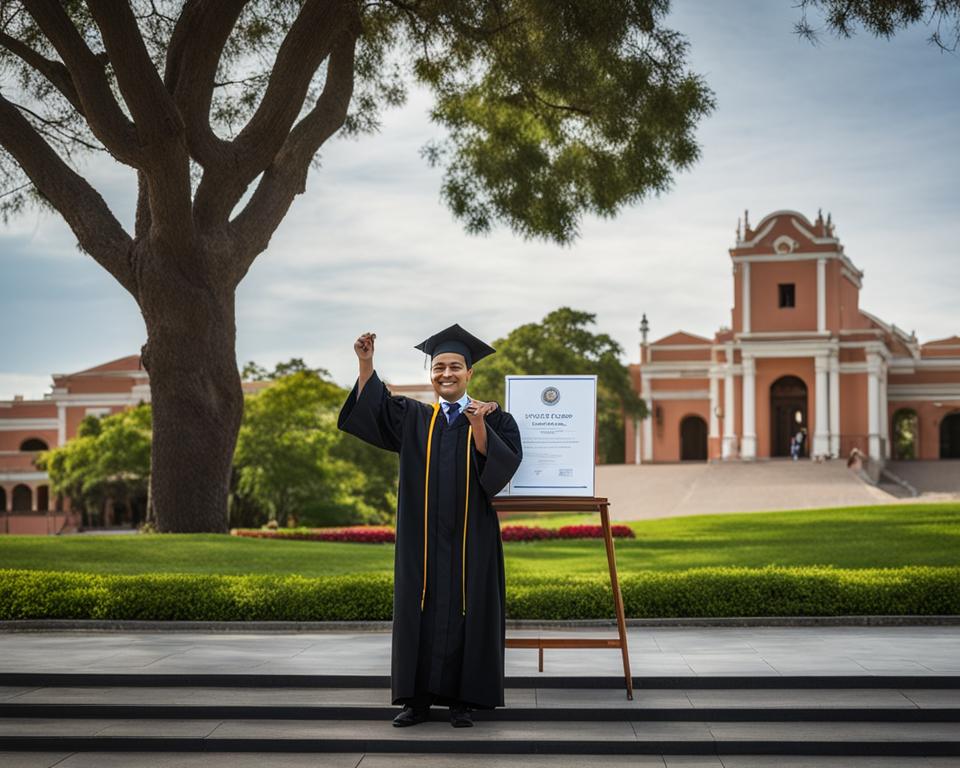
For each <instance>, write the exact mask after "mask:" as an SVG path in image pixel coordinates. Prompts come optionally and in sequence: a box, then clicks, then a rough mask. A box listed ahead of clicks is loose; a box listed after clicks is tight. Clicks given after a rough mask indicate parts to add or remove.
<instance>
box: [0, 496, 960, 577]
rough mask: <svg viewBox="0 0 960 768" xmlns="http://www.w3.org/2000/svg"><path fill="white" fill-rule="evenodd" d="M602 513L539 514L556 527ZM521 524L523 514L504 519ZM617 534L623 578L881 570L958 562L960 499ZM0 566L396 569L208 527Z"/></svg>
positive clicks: (592, 564)
mask: <svg viewBox="0 0 960 768" xmlns="http://www.w3.org/2000/svg"><path fill="white" fill-rule="evenodd" d="M596 521H597V516H596V515H594V516H578V515H562V516H561V515H556V516H550V517H547V516H538V517H535V518H532V519H529V518H528V519H527V520H525V521H524V522H529V523H532V524H538V525H544V526H555V525H564V524H568V523H571V522H573V523H589V522H596ZM515 522H521V520H520V519H519V518H514V519H511V520H509V521H507V523H506V524H511V523H515ZM629 525H630V527H631V528H633V529H634V531H635V532H636V534H637V538H636V539H618V540H617V562H618V566H619V569H620V572H621V573H629V572H631V571H636V570H644V569H655V570H664V571H673V570H680V569H685V568H696V567H701V566H725V565H728V566H747V567H760V566H764V565H829V566H835V567H838V568H882V567H898V566H903V565H934V566H947V565H951V566H957V565H960V504H957V503H953V504H923V505H920V504H908V505H900V506H882V507H856V508H845V509H820V510H812V511H810V510H804V511H796V512H759V513H749V514H736V515H699V516H696V517H681V518H669V519H663V520H649V521H642V522H635V523H629ZM504 549H505V552H506V562H507V575H508V577H510V576H520V575H538V574H542V575H549V574H561V573H569V574H573V573H582V574H595V573H605V572H606V571H605V569H606V559H605V556H604V549H603V543H602V542H601V541H599V540H592V541H540V542H524V543H520V542H507V543H506V544H504ZM0 568H28V569H44V570H59V571H93V572H99V573H128V574H132V573H150V572H179V573H219V574H247V573H264V574H267V573H270V574H286V573H297V574H301V575H303V576H324V575H332V574H344V573H376V572H381V573H388V574H389V573H392V570H393V546H392V545H385V544H343V543H336V542H308V541H275V540H273V541H272V540H265V539H245V538H238V537H233V536H217V535H213V534H182V535H152V536H89V537H84V536H67V537H59V538H58V537H48V536H2V537H0Z"/></svg>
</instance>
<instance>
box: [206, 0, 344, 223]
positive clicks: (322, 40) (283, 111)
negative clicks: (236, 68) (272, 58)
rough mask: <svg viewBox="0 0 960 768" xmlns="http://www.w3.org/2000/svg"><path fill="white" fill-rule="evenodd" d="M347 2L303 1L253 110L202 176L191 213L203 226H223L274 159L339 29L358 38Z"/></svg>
mask: <svg viewBox="0 0 960 768" xmlns="http://www.w3.org/2000/svg"><path fill="white" fill-rule="evenodd" d="M356 14H357V11H356V7H355V6H353V5H352V4H351V2H350V0H306V1H305V2H304V4H303V6H302V8H301V9H300V13H299V14H298V15H297V18H296V20H295V21H294V22H293V24H292V25H291V27H290V31H289V32H288V33H287V36H286V37H285V38H284V40H283V43H282V44H281V45H280V49H279V50H278V52H277V59H276V62H275V63H274V66H273V69H272V71H271V74H270V80H269V82H268V83H267V88H266V90H265V92H264V94H263V99H262V100H261V101H260V104H259V106H258V107H257V110H256V112H255V113H254V114H253V117H251V118H250V121H249V122H248V123H247V125H246V126H245V127H244V128H243V130H241V131H240V134H239V135H238V136H237V138H236V139H235V140H234V141H233V142H231V143H230V144H229V145H228V147H229V150H230V159H229V161H228V162H227V163H226V164H225V165H224V166H222V167H220V168H218V169H215V170H214V172H213V173H210V172H208V173H205V174H204V177H203V179H202V181H201V182H200V187H199V188H198V189H197V195H196V202H195V205H194V211H195V212H196V216H197V219H198V220H199V221H203V222H205V223H208V224H213V225H219V224H224V223H226V221H227V218H228V217H229V216H230V213H231V211H232V210H233V208H234V206H236V204H237V202H239V200H240V198H241V197H243V194H244V192H246V190H247V187H248V186H249V185H250V184H251V182H253V180H254V179H256V178H257V176H259V175H260V174H261V173H263V172H265V171H266V170H267V168H268V167H269V166H270V164H271V163H272V162H273V161H274V158H275V157H276V155H277V153H278V152H279V151H280V149H281V147H283V146H284V142H285V141H286V140H287V137H288V135H289V133H290V129H291V127H292V126H293V124H294V121H295V120H296V119H297V116H298V115H299V114H300V110H301V109H302V107H303V102H304V99H306V97H307V92H308V91H309V88H310V83H311V81H312V80H313V76H314V74H315V73H316V71H317V70H318V69H319V68H320V65H321V64H322V63H323V61H324V60H325V59H326V58H327V57H328V56H329V55H330V52H331V50H332V49H333V46H334V44H335V42H336V41H337V39H338V38H339V37H340V36H341V34H342V33H343V31H344V30H345V29H348V28H351V29H352V34H353V35H354V36H356V35H357V34H359V18H358V17H357V15H356Z"/></svg>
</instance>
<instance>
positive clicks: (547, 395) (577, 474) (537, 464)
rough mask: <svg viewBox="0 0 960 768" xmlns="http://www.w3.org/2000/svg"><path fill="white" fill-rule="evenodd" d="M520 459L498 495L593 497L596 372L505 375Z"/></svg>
mask: <svg viewBox="0 0 960 768" xmlns="http://www.w3.org/2000/svg"><path fill="white" fill-rule="evenodd" d="M506 394H507V396H506V409H507V411H509V412H510V414H511V415H512V416H513V418H514V419H516V421H517V425H518V426H519V427H520V440H521V442H522V444H523V461H522V462H521V463H520V467H519V469H517V471H516V473H515V474H514V476H513V478H512V479H511V480H510V482H509V483H508V484H507V487H506V488H505V489H504V490H503V493H502V494H501V495H508V496H589V497H593V496H594V481H595V475H596V454H597V377H596V376H507V377H506Z"/></svg>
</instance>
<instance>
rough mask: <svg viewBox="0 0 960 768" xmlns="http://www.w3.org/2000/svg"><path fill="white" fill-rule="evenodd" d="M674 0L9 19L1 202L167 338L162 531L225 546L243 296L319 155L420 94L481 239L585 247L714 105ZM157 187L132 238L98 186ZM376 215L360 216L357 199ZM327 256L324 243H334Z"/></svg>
mask: <svg viewBox="0 0 960 768" xmlns="http://www.w3.org/2000/svg"><path fill="white" fill-rule="evenodd" d="M668 9H669V2H668V0H627V1H625V0H365V1H363V2H360V0H187V1H186V2H182V1H175V0H130V1H129V2H127V1H126V0H86V2H81V1H80V0H22V1H20V0H18V1H16V2H14V1H12V0H0V148H2V151H0V177H2V178H3V180H4V182H5V183H4V186H3V187H2V188H0V205H2V206H3V212H4V213H5V214H10V213H12V212H15V211H17V210H19V209H20V208H21V207H23V206H24V205H25V204H27V203H29V202H30V201H31V200H36V201H41V202H42V203H43V204H46V205H49V206H52V207H53V208H55V209H56V210H57V211H59V212H60V214H61V215H62V216H63V218H64V219H65V220H66V222H67V224H68V225H69V226H70V227H71V229H72V230H73V232H74V234H75V235H76V237H77V240H78V241H79V245H80V248H81V249H82V250H83V251H85V252H86V253H88V254H89V255H90V256H92V257H93V258H94V259H95V260H96V261H97V262H98V263H99V264H101V265H102V266H103V268H104V269H106V270H107V271H108V272H109V273H110V274H111V275H113V276H114V277H115V278H116V280H117V281H118V282H119V283H120V284H121V285H122V286H123V287H124V288H126V289H127V291H128V292H129V293H130V295H131V296H132V297H133V298H134V300H135V301H136V302H137V304H138V306H139V308H140V310H141V312H142V314H143V318H144V321H145V323H146V329H147V341H146V344H145V345H144V347H143V349H142V359H143V365H144V367H145V368H146V369H147V371H148V372H149V374H150V386H151V394H152V400H153V427H154V431H153V455H152V478H153V488H152V494H153V496H152V497H153V504H154V507H155V512H156V522H157V526H158V528H159V529H160V530H161V531H223V530H225V528H226V520H227V518H226V499H227V493H228V485H229V477H230V463H231V457H232V454H233V451H234V447H235V442H236V438H237V431H238V429H239V426H240V421H241V412H242V408H243V397H242V394H241V389H240V378H239V375H238V372H237V362H236V357H235V335H236V327H235V320H234V295H235V291H236V287H237V285H238V283H239V282H240V280H242V279H243V277H244V275H245V274H246V273H247V270H249V268H250V265H251V264H252V262H253V260H254V259H255V258H256V257H257V256H258V255H259V254H260V253H262V252H263V251H264V250H266V248H267V246H268V244H269V242H270V238H271V236H272V235H273V233H274V232H275V231H276V229H277V227H278V225H279V224H280V222H281V221H282V219H283V218H284V216H285V214H286V213H287V210H288V209H289V207H290V205H291V203H292V202H293V199H294V197H296V195H298V194H299V193H301V192H303V191H304V189H305V185H306V180H307V173H308V170H309V169H310V167H311V163H312V162H313V160H314V158H315V156H316V155H317V152H318V151H319V149H320V147H321V146H323V144H324V143H325V142H326V141H327V140H328V139H329V138H330V137H331V136H333V135H334V134H335V133H338V132H339V133H360V132H364V131H371V130H374V129H376V127H377V115H378V112H379V110H380V109H381V108H383V107H384V106H387V105H397V104H400V103H401V102H402V101H403V98H404V83H405V82H408V81H409V80H410V79H413V80H415V81H417V82H418V83H420V84H422V85H423V86H425V87H427V88H429V89H431V90H432V92H433V95H434V97H435V100H434V106H433V109H432V113H431V115H432V118H433V119H434V121H436V122H437V123H438V124H440V125H441V126H443V127H444V128H445V129H446V139H445V140H443V141H442V142H440V143H438V144H433V145H431V146H429V147H428V150H427V153H426V154H427V157H428V159H429V161H431V162H433V163H435V164H439V165H441V166H442V167H443V168H444V169H445V176H444V180H443V187H442V194H443V197H444V199H445V200H446V202H447V203H448V205H449V206H450V208H451V209H452V211H453V213H454V214H455V215H456V216H457V217H458V218H460V219H461V220H462V221H463V222H464V224H465V226H466V228H467V230H469V231H471V232H483V231H486V230H489V229H490V228H491V227H492V226H493V225H494V224H495V223H497V222H498V221H499V222H503V223H506V224H507V225H508V226H510V227H511V228H512V229H514V230H515V231H516V232H518V233H520V234H521V235H523V236H527V237H544V238H551V239H553V240H556V241H559V242H568V241H570V240H571V239H572V238H573V237H575V235H576V233H577V227H578V222H579V220H580V218H581V217H582V216H583V215H584V214H585V213H593V214H597V215H601V216H611V215H613V214H615V213H616V212H617V211H618V210H619V209H620V208H621V207H622V206H624V205H626V204H630V203H633V202H636V201H638V200H641V199H643V198H645V197H646V196H648V195H650V194H653V193H658V192H661V191H663V190H665V189H667V188H668V187H669V185H670V182H671V178H672V175H673V173H675V172H676V170H678V169H682V168H686V167H688V166H689V165H691V163H692V162H693V161H694V160H695V159H696V157H697V153H698V150H697V145H696V142H695V139H694V135H693V133H694V129H695V127H696V125H697V123H698V121H699V119H700V118H701V117H703V116H704V115H705V114H707V113H708V112H709V111H710V110H711V109H712V105H713V101H712V95H711V93H710V91H709V90H708V89H707V87H706V86H705V85H704V83H703V81H702V80H701V78H700V77H698V76H697V75H695V74H693V73H691V72H690V71H689V70H688V68H687V63H686V54H687V45H686V41H685V40H684V38H683V37H682V36H681V35H679V34H678V33H677V32H675V31H673V30H670V29H668V28H666V27H665V26H664V19H665V16H666V14H667V12H668ZM84 152H89V153H94V154H97V153H99V154H109V155H110V156H111V157H112V158H113V159H114V160H116V161H117V162H118V163H121V164H123V165H125V166H128V167H129V168H130V169H131V172H132V173H135V174H136V180H137V188H138V198H137V206H136V220H135V224H134V226H133V227H132V231H129V232H128V231H126V230H125V229H124V227H123V226H122V225H121V224H120V223H119V221H118V219H117V218H116V216H115V215H114V213H113V212H112V211H111V210H110V208H109V207H108V205H107V204H106V202H105V201H104V200H103V198H102V197H101V196H100V194H99V193H98V192H97V191H96V190H95V189H94V188H93V187H92V186H91V184H90V183H89V182H88V181H87V180H86V179H85V178H84V177H83V176H82V175H81V174H80V173H79V172H78V168H79V167H80V166H79V165H78V163H77V162H76V159H77V156H78V155H79V154H81V153H84ZM358 205H360V201H358ZM318 240H319V242H321V243H322V234H318Z"/></svg>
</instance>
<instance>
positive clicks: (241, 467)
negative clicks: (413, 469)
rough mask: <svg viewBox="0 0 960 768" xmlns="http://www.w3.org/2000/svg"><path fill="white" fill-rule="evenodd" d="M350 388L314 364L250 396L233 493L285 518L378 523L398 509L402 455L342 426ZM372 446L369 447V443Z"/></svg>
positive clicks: (315, 523)
mask: <svg viewBox="0 0 960 768" xmlns="http://www.w3.org/2000/svg"><path fill="white" fill-rule="evenodd" d="M346 396H347V392H346V391H345V390H344V389H342V388H341V387H339V386H337V385H336V384H334V383H333V382H330V381H328V380H326V379H324V378H322V377H321V376H320V375H318V374H317V373H315V372H313V371H310V370H299V371H297V372H296V373H292V374H290V375H286V376H283V377H282V378H280V379H278V380H277V381H276V382H275V383H274V384H273V385H272V386H270V387H267V388H265V389H264V390H262V391H261V392H259V393H257V394H255V395H251V396H249V397H248V398H247V399H246V402H245V407H244V415H243V423H242V425H241V427H240V434H239V436H238V439H237V448H236V452H235V453H234V475H235V479H236V487H235V495H236V496H237V497H239V498H240V499H241V502H243V501H246V502H253V503H254V504H255V505H256V506H258V507H259V508H260V509H262V510H264V511H265V512H266V513H267V515H268V517H269V518H270V519H274V520H277V521H278V522H279V523H280V524H281V525H287V524H289V523H298V524H301V525H307V526H319V525H345V524H350V523H380V522H387V521H389V520H390V518H391V515H392V514H393V513H394V511H395V508H396V507H395V503H396V495H395V493H396V491H395V489H396V485H397V471H398V468H397V458H396V456H394V455H392V454H389V455H388V454H385V453H384V452H379V451H375V450H374V449H372V448H369V446H362V447H358V446H355V445H353V443H356V442H357V441H355V440H351V439H349V438H348V437H347V436H346V435H344V434H343V433H341V432H340V431H339V430H338V429H337V414H338V413H339V410H340V406H341V405H342V403H343V401H344V399H345V398H346ZM365 449H368V450H365Z"/></svg>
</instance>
